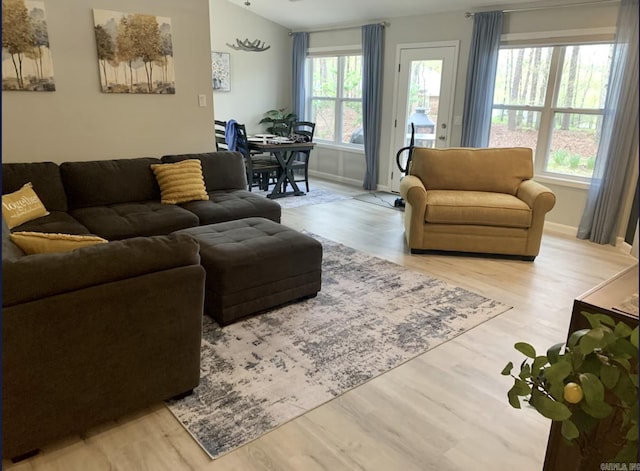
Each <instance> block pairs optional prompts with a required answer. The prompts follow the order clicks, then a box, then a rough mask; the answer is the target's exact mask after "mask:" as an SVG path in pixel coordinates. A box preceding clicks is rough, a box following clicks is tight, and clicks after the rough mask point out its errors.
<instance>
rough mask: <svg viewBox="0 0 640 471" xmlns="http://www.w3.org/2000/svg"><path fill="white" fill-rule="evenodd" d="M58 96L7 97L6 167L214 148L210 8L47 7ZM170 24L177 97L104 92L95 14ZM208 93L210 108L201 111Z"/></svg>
mask: <svg viewBox="0 0 640 471" xmlns="http://www.w3.org/2000/svg"><path fill="white" fill-rule="evenodd" d="M45 8H46V13H47V24H48V31H49V41H50V45H51V53H52V57H53V70H54V80H55V84H56V91H55V92H17V91H14V92H10V91H7V92H2V134H3V139H2V159H3V161H5V162H31V161H46V160H50V161H54V162H64V161H72V160H75V161H79V160H95V159H111V158H125V157H139V156H161V155H164V154H171V153H185V152H205V151H211V150H212V149H213V148H214V139H213V132H212V117H211V116H212V98H213V94H212V87H211V59H210V49H209V8H208V5H207V3H206V2H203V1H202V0H180V1H179V2H178V1H175V0H103V1H102V2H95V1H80V2H79V1H77V0H55V1H47V2H45ZM93 8H98V9H107V10H116V11H123V12H127V13H147V14H153V15H157V16H166V17H169V18H171V24H172V33H173V53H174V59H175V83H176V94H175V95H128V94H127V95H125V94H107V93H102V92H101V91H100V78H99V74H98V59H97V53H96V42H95V37H94V31H93V13H92V9H93ZM199 94H204V95H205V96H206V99H207V107H205V108H201V107H199V106H198V95H199Z"/></svg>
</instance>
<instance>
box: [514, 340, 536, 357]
mask: <svg viewBox="0 0 640 471" xmlns="http://www.w3.org/2000/svg"><path fill="white" fill-rule="evenodd" d="M513 347H514V348H515V349H516V350H518V351H519V352H520V353H522V354H523V355H524V356H526V357H529V358H535V357H536V349H535V348H533V347H532V346H531V345H529V344H528V343H526V342H518V343H516V344H515V345H514V346H513Z"/></svg>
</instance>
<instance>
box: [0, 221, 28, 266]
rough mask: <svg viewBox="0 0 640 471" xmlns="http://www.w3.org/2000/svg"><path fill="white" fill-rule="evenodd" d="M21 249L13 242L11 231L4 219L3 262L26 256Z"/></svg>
mask: <svg viewBox="0 0 640 471" xmlns="http://www.w3.org/2000/svg"><path fill="white" fill-rule="evenodd" d="M24 254H25V253H24V252H23V251H22V249H21V248H20V247H18V246H17V245H16V244H14V243H13V242H12V241H11V230H10V229H9V226H8V225H7V223H6V221H5V220H4V218H3V219H2V260H3V261H4V260H15V259H17V258H20V257H22V256H24Z"/></svg>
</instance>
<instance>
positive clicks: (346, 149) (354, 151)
mask: <svg viewBox="0 0 640 471" xmlns="http://www.w3.org/2000/svg"><path fill="white" fill-rule="evenodd" d="M316 146H318V147H320V148H322V149H332V150H341V151H343V152H351V153H352V154H362V155H364V147H355V146H349V145H346V144H342V145H341V144H333V143H330V142H319V141H316Z"/></svg>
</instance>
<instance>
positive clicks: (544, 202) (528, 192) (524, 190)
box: [516, 180, 556, 214]
mask: <svg viewBox="0 0 640 471" xmlns="http://www.w3.org/2000/svg"><path fill="white" fill-rule="evenodd" d="M516 197H517V198H518V199H520V200H522V201H524V202H525V203H527V205H528V206H529V207H530V208H531V209H532V210H533V211H534V212H540V213H541V214H545V213H548V212H549V211H551V209H553V207H554V206H555V204H556V196H555V195H554V194H553V192H552V191H551V190H550V189H549V188H547V187H546V186H544V185H541V184H540V183H538V182H535V181H533V180H525V181H523V182H522V183H521V184H520V186H519V187H518V191H517V193H516Z"/></svg>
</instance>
